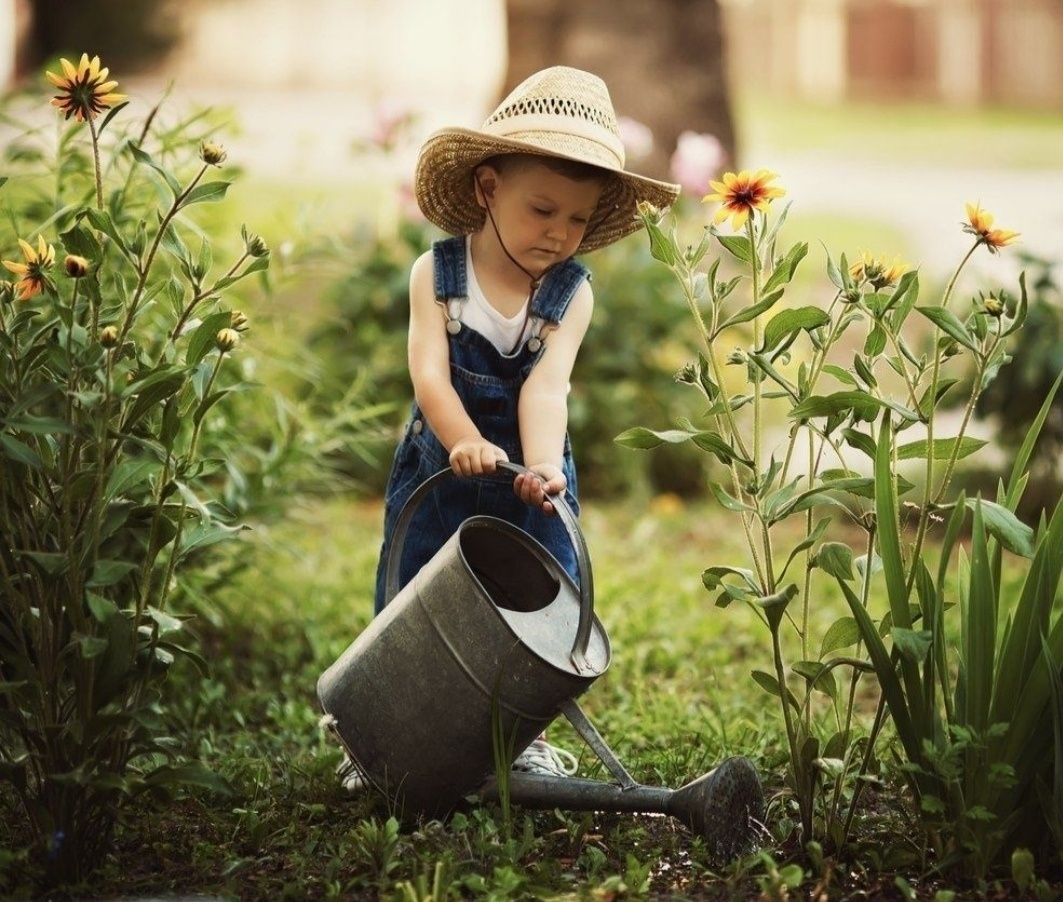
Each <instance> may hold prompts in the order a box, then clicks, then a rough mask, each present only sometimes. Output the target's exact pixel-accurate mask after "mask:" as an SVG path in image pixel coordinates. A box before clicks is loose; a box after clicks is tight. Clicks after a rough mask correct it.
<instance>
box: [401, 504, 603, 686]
mask: <svg viewBox="0 0 1063 902" xmlns="http://www.w3.org/2000/svg"><path fill="white" fill-rule="evenodd" d="M484 525H486V526H489V527H491V528H492V529H496V530H499V531H500V532H507V533H509V534H511V535H514V536H517V537H519V538H521V539H523V540H524V541H526V542H529V543H530V544H531V545H532V550H533V551H535V552H536V553H537V554H542V555H544V556H545V557H547V558H549V559H550V560H552V561H553V562H554V565H555V566H556V567H557V569H558V571H559V577H560V578H561V579H563V580H567V581H568V585H569V588H571V589H572V590H573V591H574V592H576V593H577V594H578V593H579V587H578V586H577V585H576V583H575V581H574V580H573V579H572V576H571V575H570V574H569V572H568V571H567V570H565V568H564V567H562V566H561V564H560V562H559V561H558V560H557V558H556V557H554V555H553V554H552V553H551V552H550V549H549V548H547V547H546V546H545V545H543V543H542V542H540V541H539V540H538V539H536V538H535V536H531V535H528V533H526V532H525V531H524V530H523V529H521V528H520V527H519V526H514V525H513V524H512V523H510V522H509V521H508V520H504V519H502V518H501V517H494V516H491V515H490V514H475V515H473V516H472V517H469V518H467V519H465V520H463V521H462V522H461V525H460V526H458V531H457V533H456V534H457V535H459V536H460V535H461V533H462V532H464V531H465V529H466V528H468V527H470V526H473V527H475V526H484ZM457 553H458V557H459V558H460V559H461V561H462V563H463V564H464V565H465V568H466V570H467V571H468V573H469V575H470V576H471V577H472V578H473V579H474V580H475V581H476V585H477V586H478V587H479V588H480V590H481V591H482V592H483V593H484V595H486V596H487V597H488V598H490V597H491V593H490V592H488V591H487V588H486V586H484V584H483V583H482V582H480V578H479V577H478V576H477V575H476V571H474V570H473V569H472V566H471V565H470V564H469V562H468V561H467V560H466V559H465V552H464V550H463V549H462V547H461V543H460V542H459V543H458V545H457ZM415 579H416V577H415ZM560 597H561V596H560V593H558V595H557V596H555V597H554V599H553V600H552V601H551V602H550V603H549V604H547V605H545V606H543V607H542V608H539V609H538V610H537V611H527V612H526V611H513V610H510V609H508V608H507V609H503V608H502V607H500V606H499V605H498V604H494V603H492V604H491V606H490V607H491V609H492V610H493V611H494V612H495V614H496V615H497V616H498V619H499V620H501V621H502V623H504V624H505V626H506V629H508V630H509V632H510V633H512V634H513V638H514V639H516V640H517V641H518V642H520V644H521V647H522V648H524V649H525V651H527V652H530V653H531V654H533V655H534V656H535V657H536V658H537V659H538V660H539V661H541V662H542V663H543V664H545V665H547V666H548V667H551V668H553V669H554V670H556V671H557V672H558V673H561V674H564V675H566V676H578V677H584V678H585V677H593V678H597V677H599V676H601V675H602V674H603V673H605V672H606V671H607V670H608V669H609V665H610V664H611V663H612V660H613V646H612V643H611V642H610V641H609V634H608V633H607V632H606V629H605V626H604V624H603V623H602V621H601V619H600V618H599V617H598V615H597V614H596V613H595V612H594V611H593V610H592V611H591V624H592V627H591V631H592V632H593V631H594V627H595V626H597V627H598V634H599V635H600V636H601V639H602V644H603V645H604V647H605V663H604V664H603V665H602V666H601V668H600V669H599V668H597V667H594V666H592V665H591V664H590V662H588V664H587V667H588V672H586V673H581V672H579V671H578V670H577V672H576V673H575V674H573V672H572V670H571V669H568V668H565V667H562V666H560V665H559V664H557V663H556V662H554V661H551V660H548V659H547V658H545V657H543V655H542V654H541V653H540V652H539V651H538V650H537V649H536V648H535V647H534V646H533V645H531V644H529V643H528V642H527V640H526V638H525V637H524V636H521V635H520V634H519V633H518V632H517V630H516V628H515V627H514V626H513V624H512V623H511V622H510V620H509V618H508V617H507V616H506V613H504V612H503V610H505V611H508V612H509V613H512V614H515V615H517V616H518V617H519V616H521V615H523V614H528V615H531V614H539V613H542V612H543V611H545V610H546V609H547V608H549V607H550V606H551V605H553V604H555V603H556V602H557V601H558V599H559V598H560ZM422 607H424V604H423V602H422ZM429 619H431V618H429ZM432 623H433V625H435V621H432ZM437 632H438V627H437ZM588 645H589V643H588Z"/></svg>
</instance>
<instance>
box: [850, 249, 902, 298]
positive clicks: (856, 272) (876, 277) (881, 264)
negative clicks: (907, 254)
mask: <svg viewBox="0 0 1063 902" xmlns="http://www.w3.org/2000/svg"><path fill="white" fill-rule="evenodd" d="M907 271H908V264H907V263H903V262H901V258H900V257H894V258H893V262H892V263H886V261H885V260H883V259H882V258H881V257H873V256H872V255H871V254H869V253H867V251H864V252H863V253H862V254H861V259H860V260H857V261H856V262H855V263H854V264H853V265H852V266H850V267H849V275H851V276H852V277H853V279H854V280H856V282H858V283H859V282H862V281H864V279H867V281H868V282H869V283H870V284H871V286H872V287H873V288H874V289H875V290H876V291H878V290H879V289H881V288H888V287H889V286H890V285H896V284H897V280H898V279H899V278H900V277H901V276H903V275H904V274H905V273H906V272H907Z"/></svg>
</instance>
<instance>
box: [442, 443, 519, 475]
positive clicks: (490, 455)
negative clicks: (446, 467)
mask: <svg viewBox="0 0 1063 902" xmlns="http://www.w3.org/2000/svg"><path fill="white" fill-rule="evenodd" d="M500 460H505V461H508V460H509V457H508V455H507V454H506V452H505V451H503V450H502V449H501V448H499V447H498V445H493V444H491V442H489V441H487V439H485V438H483V437H482V436H476V437H475V438H463V439H459V440H458V442H457V443H456V444H455V445H454V447H453V448H451V449H450V468H451V469H452V470H453V471H454V473H455V475H457V476H476V475H479V474H481V473H494V472H495V464H496V463H497V462H498V461H500Z"/></svg>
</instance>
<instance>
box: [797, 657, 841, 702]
mask: <svg viewBox="0 0 1063 902" xmlns="http://www.w3.org/2000/svg"><path fill="white" fill-rule="evenodd" d="M790 669H791V670H792V671H793V672H794V673H796V674H797V675H798V676H802V677H804V678H805V679H806V680H807V681H808V685H809V687H810V688H813V689H816V690H818V691H819V692H822V693H824V694H826V695H829V696H830V697H831V698H832V699H837V698H838V683H837V681H836V680H835V679H834V673H833V672H832V671H831V669H830V668H829V667H827V666H825V665H824V664H820V663H819V661H797V662H795V663H794V664H792V665H791V667H790Z"/></svg>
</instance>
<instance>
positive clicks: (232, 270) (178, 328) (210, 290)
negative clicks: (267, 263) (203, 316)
mask: <svg viewBox="0 0 1063 902" xmlns="http://www.w3.org/2000/svg"><path fill="white" fill-rule="evenodd" d="M250 256H251V255H250V254H248V253H247V252H246V251H245V252H244V254H243V256H241V257H240V259H239V260H237V261H236V262H235V263H234V264H233V265H232V267H231V268H230V269H229V271H228V272H227V273H226V274H225V275H224V276H222V277H221V278H220V279H218V280H217V281H216V282H215V283H214V284H213V285H211V287H210V288H208V289H207V290H206V291H201V292H200V293H199V294H197V295H195V296H194V297H193V298H192V300H191V301H189V302H188V306H187V307H186V308H185V309H184V310H183V311H182V313H181V318H180V319H178V320H177V325H175V326H174V327H173V331H172V332H171V333H170V341H171V342H174V341H177V337H178V336H179V335H180V334H181V329H182V328H183V327H184V324H185V322H186V321H187V320H188V317H189V316H191V315H192V311H193V310H194V309H195V307H196V305H197V304H198V303H199V302H200V301H202V300H203V299H204V298H206V297H209V296H210V295H212V294H213V293H214V292H215V290H217V287H218V285H219V284H220V283H221V282H223V281H225V280H226V279H228V278H231V277H232V275H233V274H234V273H235V272H236V270H238V269H239V268H240V265H241V264H242V263H243V262H244V260H246V259H247V258H248V257H250Z"/></svg>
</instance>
